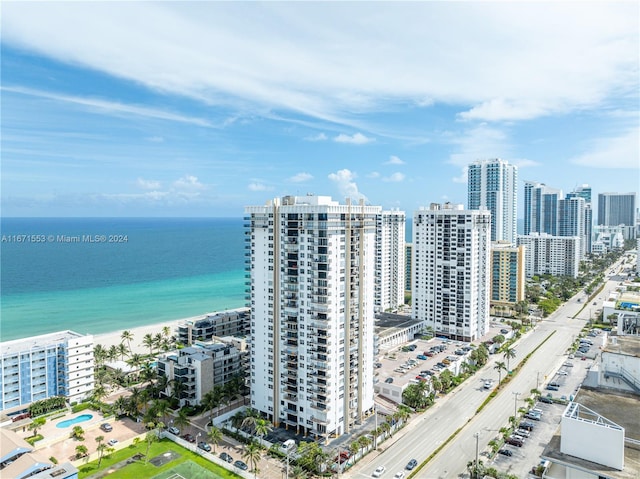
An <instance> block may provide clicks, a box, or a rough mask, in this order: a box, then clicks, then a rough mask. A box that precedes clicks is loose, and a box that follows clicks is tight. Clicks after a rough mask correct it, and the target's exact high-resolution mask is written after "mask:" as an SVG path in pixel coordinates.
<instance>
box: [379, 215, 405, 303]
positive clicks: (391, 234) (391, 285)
mask: <svg viewBox="0 0 640 479" xmlns="http://www.w3.org/2000/svg"><path fill="white" fill-rule="evenodd" d="M406 221H407V216H406V215H405V213H404V211H383V212H382V213H380V214H379V215H378V217H377V220H376V280H375V287H376V290H375V305H376V311H378V312H379V311H386V310H388V309H390V308H397V307H398V306H399V305H401V304H403V303H404V281H405V266H404V261H405V259H404V258H405V229H406Z"/></svg>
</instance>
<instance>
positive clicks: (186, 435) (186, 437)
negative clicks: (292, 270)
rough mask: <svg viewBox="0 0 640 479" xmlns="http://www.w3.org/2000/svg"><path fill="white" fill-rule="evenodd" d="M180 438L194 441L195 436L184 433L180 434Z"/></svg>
mask: <svg viewBox="0 0 640 479" xmlns="http://www.w3.org/2000/svg"><path fill="white" fill-rule="evenodd" d="M182 439H184V440H185V441H188V442H196V438H195V437H193V436H192V435H191V434H185V435H184V436H182Z"/></svg>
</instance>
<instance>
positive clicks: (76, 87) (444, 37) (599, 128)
mask: <svg viewBox="0 0 640 479" xmlns="http://www.w3.org/2000/svg"><path fill="white" fill-rule="evenodd" d="M639 5H640V4H638V2H636V1H625V2H620V1H608V2H602V3H600V2H562V1H557V2H409V3H404V2H393V3H391V2H389V3H387V2H366V1H362V2H360V1H357V2H264V3H261V2H234V1H226V2H189V1H185V2H179V3H178V2H169V1H156V2H152V1H143V2H127V1H117V2H89V1H75V2H55V1H47V2H35V1H29V2H23V1H16V0H8V1H5V2H3V3H2V11H1V14H2V15H1V27H2V30H1V48H2V51H1V53H2V58H1V62H2V64H1V66H2V77H1V87H0V88H1V89H0V95H1V97H0V101H1V118H0V127H1V145H0V147H1V151H0V153H1V157H0V158H1V165H0V166H1V170H0V172H1V177H2V179H1V186H2V191H1V214H2V216H29V217H39V216H51V217H55V216H62V217H66V216H78V217H83V216H112V217H119V216H145V217H155V216H172V217H175V216H200V217H241V216H243V214H244V207H245V206H247V205H262V204H264V203H265V201H267V200H268V199H271V198H276V197H281V196H284V195H305V194H307V193H311V194H316V195H326V196H332V197H333V198H334V199H336V200H339V201H341V202H343V201H344V199H345V198H346V197H350V198H353V199H361V198H363V199H365V201H366V202H368V203H370V204H373V205H380V206H382V207H384V208H385V209H390V208H399V209H401V210H404V211H406V212H407V214H408V215H409V216H412V214H413V212H414V211H415V210H417V209H418V208H420V207H422V206H428V205H429V204H430V203H433V202H435V203H442V202H446V201H451V202H454V203H462V204H466V203H467V184H466V166H467V165H468V164H469V163H471V162H473V161H476V160H481V159H491V158H502V159H504V160H507V161H509V162H510V163H512V164H516V165H518V167H519V168H518V176H519V183H520V185H519V191H520V194H519V199H520V201H519V211H520V212H522V209H523V208H522V201H521V199H522V191H523V187H522V185H523V182H524V180H531V181H540V182H543V183H546V184H548V185H549V186H552V187H556V188H562V189H563V190H564V191H565V192H569V191H571V190H572V189H573V188H575V187H576V186H578V185H582V184H589V185H591V186H592V188H593V192H594V196H597V193H601V192H631V191H638V190H640V151H639V148H640V147H639V144H640V128H639V125H640V120H639V117H640V115H639V113H640V111H639V110H640V106H639V100H640V93H639V92H640V85H639V83H640V80H639V79H640V69H639V65H640V38H639V36H640V35H639V32H640V25H639V23H640V20H639V19H640V6H639ZM520 214H521V213H520Z"/></svg>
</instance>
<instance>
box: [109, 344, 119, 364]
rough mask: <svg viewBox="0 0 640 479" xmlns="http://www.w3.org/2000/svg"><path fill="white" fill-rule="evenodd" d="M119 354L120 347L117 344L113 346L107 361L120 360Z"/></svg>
mask: <svg viewBox="0 0 640 479" xmlns="http://www.w3.org/2000/svg"><path fill="white" fill-rule="evenodd" d="M118 354H119V353H118V347H117V346H116V345H115V344H112V345H111V347H110V348H109V350H108V351H107V359H108V360H109V361H115V360H116V359H118Z"/></svg>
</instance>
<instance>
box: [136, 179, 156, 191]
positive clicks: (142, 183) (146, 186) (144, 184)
mask: <svg viewBox="0 0 640 479" xmlns="http://www.w3.org/2000/svg"><path fill="white" fill-rule="evenodd" d="M136 184H137V185H138V187H140V188H142V189H143V190H157V189H160V188H161V187H162V183H160V182H159V181H156V180H145V179H144V178H138V180H137V181H136Z"/></svg>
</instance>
